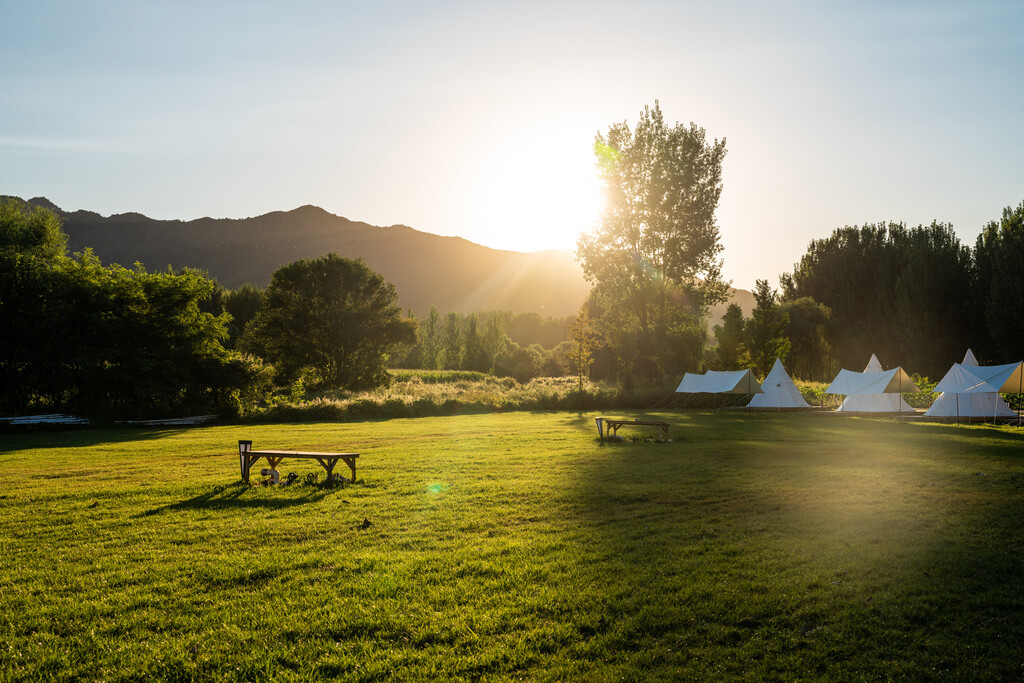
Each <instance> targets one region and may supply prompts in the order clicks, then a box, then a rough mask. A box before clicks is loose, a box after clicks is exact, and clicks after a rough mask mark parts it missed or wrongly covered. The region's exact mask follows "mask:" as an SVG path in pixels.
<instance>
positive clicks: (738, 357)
mask: <svg viewBox="0 0 1024 683" xmlns="http://www.w3.org/2000/svg"><path fill="white" fill-rule="evenodd" d="M743 328H744V318H743V309H742V308H740V307H739V305H738V304H729V307H728V308H726V309H725V315H723V316H722V324H721V325H715V327H714V334H715V339H717V340H718V352H717V356H718V358H717V360H718V364H719V365H720V366H721V368H722V369H723V370H738V369H740V368H742V367H746V361H745V360H744V359H746V358H747V355H746V350H747V347H746V346H745V345H744V339H745V335H744V330H743Z"/></svg>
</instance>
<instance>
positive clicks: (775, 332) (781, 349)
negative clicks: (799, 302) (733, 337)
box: [744, 280, 790, 377]
mask: <svg viewBox="0 0 1024 683" xmlns="http://www.w3.org/2000/svg"><path fill="white" fill-rule="evenodd" d="M754 301H755V302H756V305H755V306H754V310H753V311H751V313H750V320H748V321H747V323H746V325H745V329H744V332H745V333H746V347H747V351H748V353H750V362H751V363H752V364H753V365H754V367H755V368H757V371H758V373H759V374H760V375H761V376H762V377H764V376H765V375H767V374H768V372H769V371H770V370H771V369H772V365H773V364H774V363H775V359H776V358H778V359H779V360H781V361H783V362H785V361H786V355H787V354H788V353H789V349H790V341H789V339H787V338H786V336H785V329H786V324H787V323H788V322H789V315H788V314H787V313H785V312H783V311H782V310H780V309H779V302H778V296H777V295H776V293H775V290H774V289H772V288H771V287H770V286H769V285H768V281H767V280H757V281H756V282H755V286H754Z"/></svg>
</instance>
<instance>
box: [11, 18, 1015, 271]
mask: <svg viewBox="0 0 1024 683" xmlns="http://www.w3.org/2000/svg"><path fill="white" fill-rule="evenodd" d="M1022 66H1024V3H1021V2H1018V1H1017V0H1006V1H1000V2H993V1H985V0H977V1H973V2H944V1H942V0H937V1H929V2H923V1H922V2H917V1H900V0H893V1H885V2H870V1H869V2H832V1H821V0H808V1H804V2H801V1H785V0H783V1H780V2H771V3H768V2H741V1H738V0H720V1H718V2H702V3H694V2H687V1H678V0H677V1H674V2H667V1H651V0H631V1H630V2H621V1H617V2H603V1H602V0H590V1H588V2H556V1H553V0H548V1H547V2H534V1H532V0H518V1H516V2H505V1H502V0H496V1H494V2H478V1H476V2H473V1H470V2H461V1H446V0H436V1H433V2H407V1H397V0H378V1H375V2H344V1H337V0H335V1H324V2H319V1H313V0H300V1H294V2H288V3H284V2H264V1H262V0H247V1H245V2H217V1H216V0H202V1H198V2H193V1H191V0H184V1H176V2H137V1H129V0H122V1H112V0H93V1H90V2H88V3H84V2H80V1H79V0H73V1H57V0H33V2H22V1H21V0H0V93H2V94H0V194H9V195H16V196H21V197H24V198H30V197H38V196H45V197H47V198H48V199H50V200H51V201H53V202H54V203H56V204H57V205H58V206H60V207H61V208H63V209H65V210H76V209H88V210H91V211H96V212H98V213H101V214H103V215H110V214H115V213H124V212H129V211H135V212H139V213H143V214H146V215H148V216H151V217H153V218H160V219H172V218H180V219H184V220H189V219H194V218H201V217H204V216H211V217H215V218H245V217H249V216H256V215H260V214H263V213H267V212H269V211H278V210H290V209H293V208H296V207H298V206H302V205H305V204H314V205H316V206H320V207H323V208H324V209H326V210H328V211H330V212H331V213H335V214H338V215H341V216H345V217H346V218H350V219H352V220H357V221H365V222H367V223H371V224H374V225H382V226H386V225H393V224H404V225H409V226H411V227H413V228H416V229H418V230H423V231H427V232H432V233H437V234H442V235H458V236H461V237H464V238H466V239H468V240H472V241H474V242H477V243H479V244H484V245H487V246H490V247H495V248H500V249H512V250H517V251H535V250H539V249H548V248H561V249H572V248H574V245H575V242H576V237H577V235H578V234H579V233H580V232H581V231H584V230H592V229H593V227H594V224H595V221H596V220H597V219H598V215H599V203H600V190H599V182H598V180H597V176H596V172H595V170H594V160H593V150H592V146H593V141H594V137H595V135H596V134H597V133H599V132H602V131H606V130H607V129H608V127H609V126H610V125H611V124H613V123H616V122H621V121H627V122H629V123H630V124H634V123H635V122H636V120H637V118H638V116H639V113H640V111H641V110H642V109H643V107H644V106H645V105H653V104H654V102H655V101H656V100H657V101H658V102H659V103H660V106H661V109H662V112H663V113H664V115H665V118H666V120H667V121H668V122H670V123H674V122H677V121H678V122H681V123H684V124H688V123H690V122H693V123H696V124H697V125H698V126H701V127H703V128H705V129H706V131H707V135H708V137H709V138H725V139H726V147H727V150H728V153H727V155H726V158H725V161H724V165H723V188H724V189H723V192H722V197H721V202H720V205H719V210H718V213H717V217H718V224H719V227H720V231H721V237H722V244H723V247H724V251H723V252H722V257H723V258H724V263H725V266H724V270H723V273H724V275H725V277H726V278H727V279H729V280H731V281H732V282H733V284H734V285H735V286H737V287H742V288H745V289H750V288H752V287H753V285H754V280H755V279H758V278H760V279H767V280H769V281H770V282H771V283H772V284H773V285H775V284H777V281H778V280H777V278H778V276H779V274H780V273H782V272H786V271H789V270H791V269H792V267H793V264H794V263H795V262H797V261H798V260H799V258H800V256H801V255H802V254H803V253H804V252H805V251H806V248H807V245H808V243H809V242H810V241H811V240H812V239H817V238H822V237H826V236H828V235H829V234H830V233H831V232H832V230H834V229H835V228H837V227H842V226H844V225H861V224H864V223H869V222H871V223H874V222H881V221H889V220H893V221H903V222H905V223H907V224H909V225H912V226H913V225H918V224H922V223H923V224H928V223H930V222H931V221H933V220H938V221H941V222H947V223H952V224H953V226H954V229H955V230H956V232H957V234H958V235H959V236H960V238H961V240H963V241H964V242H966V243H968V244H972V245H973V243H974V240H975V238H976V236H977V235H978V233H979V231H980V230H981V228H982V227H983V226H984V225H985V223H987V222H988V221H990V220H994V219H997V218H998V217H999V216H1000V214H1001V212H1002V210H1003V208H1004V207H1007V206H1016V205H1018V204H1020V203H1021V202H1022V201H1024V125H1022V123H1024V88H1022V85H1024V75H1022V71H1021V67H1022Z"/></svg>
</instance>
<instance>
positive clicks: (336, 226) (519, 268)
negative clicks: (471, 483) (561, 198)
mask: <svg viewBox="0 0 1024 683" xmlns="http://www.w3.org/2000/svg"><path fill="white" fill-rule="evenodd" d="M28 202H29V203H30V204H33V205H36V206H44V207H46V208H48V209H50V210H51V211H54V212H55V213H57V214H58V215H59V216H60V217H61V219H62V220H63V228H64V232H66V233H67V235H68V246H69V248H70V249H71V251H73V252H75V251H82V250H83V249H85V248H87V247H90V248H92V250H93V251H94V252H95V253H96V256H97V257H99V259H100V261H102V262H103V263H104V264H110V263H119V264H121V265H123V266H128V267H130V266H131V265H132V264H134V263H136V262H139V263H142V264H143V265H145V266H146V268H148V269H149V270H151V271H152V270H162V269H163V268H165V267H167V266H171V267H172V268H175V269H177V268H181V267H185V266H189V267H193V268H199V269H202V270H205V271H206V272H207V273H209V274H210V275H211V276H213V277H215V278H216V279H217V281H218V282H220V283H221V284H222V285H224V286H225V287H228V288H231V289H234V288H237V287H239V286H240V285H242V284H244V283H246V282H251V283H254V284H258V285H262V286H265V285H266V284H267V283H269V282H270V276H271V274H272V273H273V272H274V271H275V270H277V269H278V268H279V267H281V266H283V265H285V264H288V263H291V262H293V261H297V260H299V259H303V258H307V259H309V258H318V257H320V256H323V255H324V254H327V253H329V252H332V251H333V252H337V253H338V254H339V255H341V256H344V257H348V258H357V257H358V258H362V259H363V260H364V261H365V262H366V264H367V265H368V266H370V268H373V269H374V270H375V271H377V272H379V273H380V274H381V275H383V276H384V278H385V279H387V280H388V281H389V282H391V283H393V284H394V285H395V288H396V289H397V290H398V296H399V302H400V303H401V305H402V308H403V309H409V308H411V309H412V310H413V312H414V313H415V314H416V315H417V316H419V317H423V316H425V315H426V314H427V313H429V311H430V307H431V306H436V307H437V310H438V311H440V312H441V313H442V314H444V313H447V312H449V311H456V312H459V313H470V312H473V311H488V310H507V311H513V312H515V313H531V312H532V313H539V314H541V315H543V316H552V317H562V316H569V315H574V314H575V313H576V311H577V310H578V309H579V307H580V304H582V303H583V301H584V299H586V296H587V293H588V292H589V291H590V287H589V285H588V284H587V282H586V281H585V280H584V279H583V270H582V269H581V268H580V265H579V264H578V263H577V262H576V260H575V258H574V257H573V254H572V252H571V251H567V250H565V251H557V250H553V251H540V252H535V253H522V252H517V251H502V250H498V249H491V248H488V247H484V246H481V245H479V244H474V243H473V242H470V241H468V240H465V239H462V238H461V237H442V236H439V235H433V234H431V233H426V232H420V231H418V230H414V229H413V228H410V227H408V226H405V225H392V226H389V227H378V226H374V225H369V224H368V223H360V222H357V221H351V220H349V219H347V218H343V217H341V216H336V215H334V214H332V213H329V212H327V211H325V210H323V209H321V208H319V207H316V206H302V207H299V208H297V209H294V210H292V211H274V212H271V213H268V214H264V215H262V216H256V217H254V218H242V219H229V218H199V219H196V220H192V221H180V220H157V219H153V218H149V217H147V216H144V215H142V214H139V213H122V214H115V215H112V216H108V217H104V216H101V215H100V214H98V213H94V212H92V211H83V210H79V211H72V212H68V211H64V210H63V209H61V208H60V207H58V206H56V205H55V204H54V203H53V202H51V201H49V200H48V199H46V198H44V197H37V198H35V199H30V200H28ZM740 293H744V292H743V290H738V291H737V294H740ZM745 294H747V295H748V296H749V292H745ZM740 304H741V306H742V307H743V309H744V311H745V312H746V313H749V312H750V308H751V306H750V305H746V304H745V303H744V302H742V301H741V302H740ZM720 308H721V311H720V312H719V311H718V307H716V309H715V310H713V312H712V318H711V321H712V323H717V322H720V321H721V317H722V314H723V313H724V312H725V307H724V306H721V307H720Z"/></svg>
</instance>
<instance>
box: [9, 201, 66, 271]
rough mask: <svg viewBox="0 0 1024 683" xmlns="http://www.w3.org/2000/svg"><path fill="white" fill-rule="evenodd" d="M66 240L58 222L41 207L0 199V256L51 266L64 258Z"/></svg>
mask: <svg viewBox="0 0 1024 683" xmlns="http://www.w3.org/2000/svg"><path fill="white" fill-rule="evenodd" d="M67 249H68V237H67V235H65V234H64V231H63V230H62V229H61V225H60V218H58V217H57V214H55V213H53V212H52V211H50V210H48V209H45V208H43V207H41V206H35V207H33V206H29V205H28V204H27V203H25V202H23V201H21V200H19V199H15V198H13V197H12V198H3V197H0V253H7V254H21V255H22V256H27V257H30V258H40V259H42V260H43V261H47V262H53V261H56V260H57V259H59V258H62V257H64V256H66V255H67Z"/></svg>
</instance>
